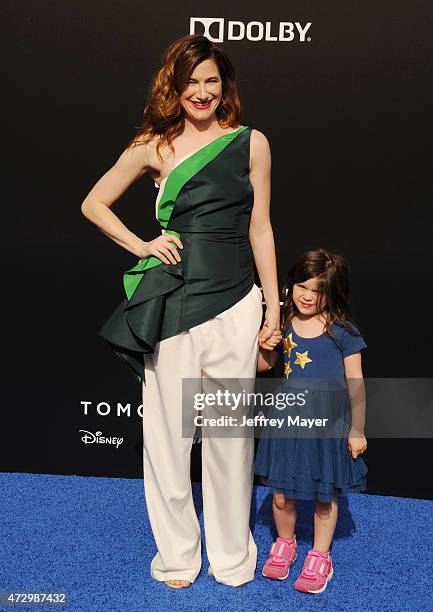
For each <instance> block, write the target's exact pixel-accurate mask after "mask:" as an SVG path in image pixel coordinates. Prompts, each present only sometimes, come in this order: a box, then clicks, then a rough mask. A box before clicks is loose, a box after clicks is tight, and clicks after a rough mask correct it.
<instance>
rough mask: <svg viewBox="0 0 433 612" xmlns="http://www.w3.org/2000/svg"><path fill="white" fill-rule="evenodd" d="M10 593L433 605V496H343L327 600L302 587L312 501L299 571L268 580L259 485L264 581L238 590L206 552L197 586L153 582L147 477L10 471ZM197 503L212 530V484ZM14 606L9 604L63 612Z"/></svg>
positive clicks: (329, 606)
mask: <svg viewBox="0 0 433 612" xmlns="http://www.w3.org/2000/svg"><path fill="white" fill-rule="evenodd" d="M0 483H1V491H2V495H1V500H2V508H1V527H0V542H1V552H0V554H1V557H2V558H1V576H0V591H7V590H13V591H15V592H17V591H18V592H20V591H32V592H36V591H37V592H43V591H66V592H68V593H69V596H70V605H69V606H68V607H64V608H62V609H66V610H71V611H72V610H73V611H76V610H77V611H79V610H85V611H86V612H87V611H89V612H90V611H91V612H94V611H99V610H101V611H102V610H104V611H108V610H109V611H111V610H116V611H119V612H135V611H141V610H142V611H144V610H149V611H150V612H154V611H155V612H157V611H158V612H159V611H162V612H165V611H170V612H173V611H177V610H205V609H207V610H214V609H215V610H223V609H226V610H228V611H230V612H234V611H236V610H243V611H244V610H248V611H249V610H251V611H254V610H266V611H271V610H283V609H287V610H301V609H302V610H327V611H332V612H334V611H337V610H344V611H352V610H359V609H361V610H363V611H370V610H371V611H374V612H377V611H379V610H380V611H384V610H390V611H393V612H395V611H399V610H405V611H407V610H414V611H415V610H417V611H418V610H422V611H423V612H428V611H431V610H433V603H432V565H433V554H432V549H433V544H432V531H433V528H432V516H433V502H432V501H426V500H413V499H404V498H397V497H380V496H370V495H353V496H352V497H350V498H348V499H347V498H346V499H345V498H342V500H341V503H340V516H339V521H338V526H337V532H336V536H335V539H334V545H333V560H334V578H333V579H332V580H331V582H330V583H329V585H328V588H327V590H326V591H325V592H324V593H322V594H321V595H307V594H302V593H297V592H296V591H295V590H294V589H293V583H294V581H295V578H296V576H297V574H298V573H299V571H300V569H301V567H302V562H303V559H304V556H305V554H306V552H307V550H308V548H310V546H311V537H312V505H311V503H309V502H303V503H300V504H299V506H298V529H297V534H298V541H299V557H298V560H297V561H296V563H295V564H294V566H293V568H292V571H291V573H290V576H289V578H288V579H287V580H286V581H284V582H273V581H270V580H267V579H265V578H263V577H262V576H261V573H260V570H261V567H262V564H263V563H264V561H265V558H266V556H267V552H268V549H269V546H270V543H271V541H272V537H273V535H274V534H273V530H272V529H273V528H272V520H271V516H272V512H271V505H270V501H271V500H270V497H269V495H268V492H267V490H266V489H265V488H262V487H257V488H255V492H254V508H253V517H254V518H253V520H252V529H253V533H254V539H255V541H256V543H257V546H258V549H259V562H258V568H257V572H256V580H254V581H252V582H250V583H248V584H246V585H244V586H242V587H239V588H234V587H227V586H224V585H221V584H218V583H216V582H215V581H214V579H213V578H212V577H211V576H209V575H208V574H207V567H208V564H207V559H206V551H205V547H204V546H203V550H204V552H203V557H204V558H203V566H202V570H201V574H200V575H199V577H198V578H197V580H196V582H195V583H194V584H192V585H191V587H189V588H188V589H182V590H181V589H179V590H172V589H169V588H167V587H166V586H165V585H164V584H162V583H158V582H156V581H154V580H153V579H152V578H151V577H150V574H149V564H150V561H151V559H152V557H153V555H154V554H155V552H156V550H155V544H154V541H153V538H152V533H151V530H150V527H149V523H148V519H147V514H146V509H145V502H144V494H143V485H142V481H141V480H137V479H122V478H94V477H79V476H52V475H45V474H7V473H0ZM194 499H195V503H196V507H197V512H198V514H199V516H200V523H201V525H202V529H203V516H202V508H201V487H200V485H199V484H195V485H194ZM59 608H60V607H58V606H40V605H38V606H17V607H16V608H13V607H10V606H5V607H2V608H1V609H2V610H12V609H18V610H33V611H37V612H41V611H43V612H44V611H45V610H51V611H53V610H56V609H59Z"/></svg>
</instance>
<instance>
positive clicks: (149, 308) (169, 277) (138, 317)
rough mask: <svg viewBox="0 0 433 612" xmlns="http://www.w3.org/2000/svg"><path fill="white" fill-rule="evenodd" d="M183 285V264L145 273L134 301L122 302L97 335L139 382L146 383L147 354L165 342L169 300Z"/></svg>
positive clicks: (163, 266) (160, 266) (168, 265)
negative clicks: (162, 341)
mask: <svg viewBox="0 0 433 612" xmlns="http://www.w3.org/2000/svg"><path fill="white" fill-rule="evenodd" d="M184 284H185V280H184V275H183V271H182V268H181V266H180V264H176V265H174V264H164V265H157V266H155V267H152V268H149V269H147V270H145V271H144V272H143V273H142V277H141V280H140V282H139V283H138V285H137V286H136V288H135V290H134V293H133V294H132V296H131V298H130V299H128V298H126V299H125V300H123V302H121V303H120V304H119V306H118V307H117V308H116V310H115V311H114V312H113V313H112V315H111V316H110V317H109V319H108V320H107V321H106V322H105V323H104V325H103V326H102V327H101V329H100V330H99V331H98V334H99V335H100V336H102V338H104V340H106V341H107V342H108V343H109V345H110V346H111V348H112V349H113V351H114V352H115V353H116V354H117V355H118V356H119V357H120V358H121V359H123V360H124V361H125V362H126V363H127V365H128V366H129V367H130V368H131V369H132V371H133V373H134V375H135V377H136V379H137V380H138V381H139V382H142V381H143V380H144V354H145V353H151V352H153V351H154V349H155V345H156V343H157V342H158V341H159V340H161V339H163V336H164V330H163V322H164V325H165V326H167V321H166V320H165V319H166V317H165V316H164V315H165V311H166V302H167V299H168V298H169V296H171V295H172V294H173V292H175V291H176V290H177V289H179V288H180V287H182V285H184ZM173 324H174V322H173Z"/></svg>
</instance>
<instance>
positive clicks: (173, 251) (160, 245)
mask: <svg viewBox="0 0 433 612" xmlns="http://www.w3.org/2000/svg"><path fill="white" fill-rule="evenodd" d="M173 243H174V244H173ZM175 245H176V246H177V247H179V248H180V249H183V244H182V242H181V240H180V238H178V237H177V236H175V235H174V234H161V236H157V238H155V239H154V240H151V241H150V242H145V243H144V248H143V251H144V253H143V254H142V253H139V254H138V256H139V257H141V258H142V259H144V258H145V257H149V255H153V256H154V257H157V258H158V259H160V260H161V261H162V263H165V264H170V263H172V264H176V263H177V262H179V261H180V260H181V257H180V255H179V252H178V250H177V248H176V246H175Z"/></svg>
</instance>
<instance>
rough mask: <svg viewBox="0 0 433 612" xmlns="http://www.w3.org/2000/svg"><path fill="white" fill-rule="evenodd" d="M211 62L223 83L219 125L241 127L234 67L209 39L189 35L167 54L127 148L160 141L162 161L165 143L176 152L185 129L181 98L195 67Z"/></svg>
mask: <svg viewBox="0 0 433 612" xmlns="http://www.w3.org/2000/svg"><path fill="white" fill-rule="evenodd" d="M207 59H212V60H214V61H215V63H216V64H217V66H218V71H219V73H220V77H221V81H222V100H221V102H220V104H219V106H218V108H217V110H216V114H217V117H218V123H219V124H220V125H221V126H222V127H234V126H236V125H237V124H238V123H239V117H240V114H241V104H240V101H239V94H238V89H237V85H236V81H235V70H234V68H233V65H232V63H231V62H230V60H229V58H228V57H227V55H226V54H225V53H224V52H223V51H222V50H221V49H220V47H218V46H217V45H215V44H214V43H213V42H211V41H210V40H209V39H208V38H207V37H206V36H200V35H195V34H189V35H186V36H183V37H182V38H179V39H178V40H175V41H174V42H173V43H172V44H171V45H170V46H169V47H168V48H167V49H166V50H165V51H164V54H163V56H162V61H161V66H160V67H159V68H158V70H157V71H156V72H155V74H154V76H153V79H152V82H151V83H150V87H149V92H148V99H147V103H146V106H145V107H144V111H143V114H144V117H143V122H142V124H141V125H140V126H138V127H137V129H138V131H137V133H136V135H135V137H134V138H133V139H132V140H131V141H130V142H129V143H128V145H127V148H129V147H131V146H135V145H137V144H142V143H148V142H149V141H150V140H152V139H153V138H154V137H157V139H158V142H157V146H156V151H157V154H158V156H159V157H160V159H161V160H162V156H161V154H160V147H161V146H162V145H163V144H164V143H167V145H168V147H169V148H170V150H171V151H172V152H174V148H173V145H172V141H173V140H174V138H175V137H176V136H178V135H179V134H181V133H182V132H183V129H184V126H185V119H184V110H183V108H182V105H181V103H180V95H181V94H182V92H183V91H184V90H185V88H186V87H187V85H188V79H189V78H190V76H191V74H192V72H193V71H194V69H195V67H196V66H197V65H198V64H200V63H201V62H203V61H204V60H207Z"/></svg>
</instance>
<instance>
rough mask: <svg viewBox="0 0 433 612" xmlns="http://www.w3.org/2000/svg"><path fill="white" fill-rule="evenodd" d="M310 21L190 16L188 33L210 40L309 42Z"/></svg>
mask: <svg viewBox="0 0 433 612" xmlns="http://www.w3.org/2000/svg"><path fill="white" fill-rule="evenodd" d="M310 27H311V22H307V23H305V24H301V23H299V21H280V22H279V23H276V24H274V23H272V22H271V21H265V22H263V21H249V22H248V23H244V22H243V21H227V22H226V20H225V19H224V17H190V20H189V33H190V34H201V35H202V36H206V37H207V38H209V40H211V41H212V42H217V43H219V42H224V40H244V39H245V38H246V39H247V40H251V41H253V42H256V41H259V40H264V41H266V42H293V41H295V42H310V40H311V37H310V36H307V33H308V31H309V29H310Z"/></svg>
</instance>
